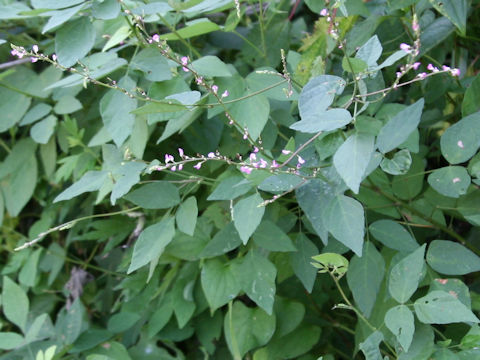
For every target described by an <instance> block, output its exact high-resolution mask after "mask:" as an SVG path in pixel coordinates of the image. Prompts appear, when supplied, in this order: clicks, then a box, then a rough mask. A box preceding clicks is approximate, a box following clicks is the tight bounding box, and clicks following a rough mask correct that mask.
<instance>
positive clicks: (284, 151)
mask: <svg viewBox="0 0 480 360" xmlns="http://www.w3.org/2000/svg"><path fill="white" fill-rule="evenodd" d="M290 153H291V151H290V150H285V149H283V150H282V154H283V155H288V154H290Z"/></svg>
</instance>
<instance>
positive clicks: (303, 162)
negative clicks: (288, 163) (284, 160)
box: [297, 155, 305, 165]
mask: <svg viewBox="0 0 480 360" xmlns="http://www.w3.org/2000/svg"><path fill="white" fill-rule="evenodd" d="M297 158H298V163H299V164H301V165H303V164H305V160H304V159H303V158H302V157H301V156H300V155H297Z"/></svg>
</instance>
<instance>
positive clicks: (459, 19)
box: [430, 0, 468, 36]
mask: <svg viewBox="0 0 480 360" xmlns="http://www.w3.org/2000/svg"><path fill="white" fill-rule="evenodd" d="M430 3H431V4H432V5H433V7H434V8H435V9H436V10H437V11H438V12H439V13H440V14H442V15H443V16H445V17H447V18H448V20H450V21H451V22H452V23H453V25H455V26H456V27H457V28H458V30H460V33H461V34H462V35H463V36H465V33H466V32H467V11H468V4H467V0H441V1H440V0H430Z"/></svg>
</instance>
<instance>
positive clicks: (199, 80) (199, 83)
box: [195, 76, 203, 85]
mask: <svg viewBox="0 0 480 360" xmlns="http://www.w3.org/2000/svg"><path fill="white" fill-rule="evenodd" d="M195 82H196V83H197V85H203V77H201V76H199V77H198V78H196V79H195Z"/></svg>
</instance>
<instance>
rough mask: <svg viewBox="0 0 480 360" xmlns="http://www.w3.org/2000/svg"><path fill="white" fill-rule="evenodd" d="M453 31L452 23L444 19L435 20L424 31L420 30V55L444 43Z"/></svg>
mask: <svg viewBox="0 0 480 360" xmlns="http://www.w3.org/2000/svg"><path fill="white" fill-rule="evenodd" d="M454 30H455V27H454V26H453V25H452V23H451V22H450V21H449V20H448V19H447V18H445V17H440V18H437V19H436V20H435V21H434V22H432V23H431V24H429V25H428V26H427V28H426V29H422V32H421V34H420V43H421V44H422V46H421V47H420V55H419V56H423V55H424V54H426V53H428V52H429V51H430V50H432V49H433V48H434V47H436V46H438V45H439V44H442V43H444V41H445V40H446V39H447V38H448V36H450V34H451V33H452V32H453V31H454Z"/></svg>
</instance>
